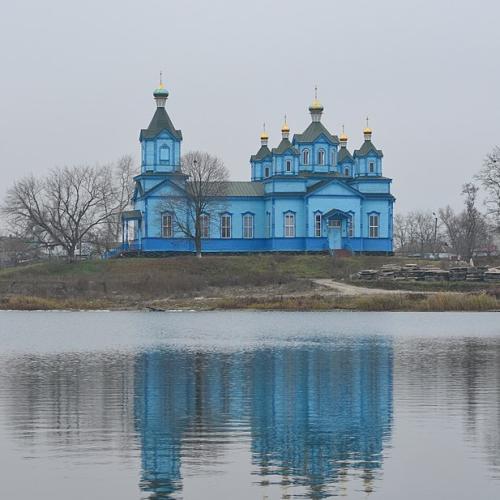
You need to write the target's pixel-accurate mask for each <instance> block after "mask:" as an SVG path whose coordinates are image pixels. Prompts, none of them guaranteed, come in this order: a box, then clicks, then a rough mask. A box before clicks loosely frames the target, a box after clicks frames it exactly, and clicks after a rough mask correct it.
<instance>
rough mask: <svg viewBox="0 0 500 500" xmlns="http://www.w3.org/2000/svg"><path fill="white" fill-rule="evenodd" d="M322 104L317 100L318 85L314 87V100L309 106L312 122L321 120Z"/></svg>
mask: <svg viewBox="0 0 500 500" xmlns="http://www.w3.org/2000/svg"><path fill="white" fill-rule="evenodd" d="M323 109H324V108H323V104H321V103H320V102H319V100H318V87H314V100H313V102H312V103H311V105H310V106H309V112H310V113H311V118H312V121H313V122H319V121H321V115H322V114H323Z"/></svg>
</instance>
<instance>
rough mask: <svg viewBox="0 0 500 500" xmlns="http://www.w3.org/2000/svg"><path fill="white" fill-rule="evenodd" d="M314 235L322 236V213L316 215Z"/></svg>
mask: <svg viewBox="0 0 500 500" xmlns="http://www.w3.org/2000/svg"><path fill="white" fill-rule="evenodd" d="M314 236H316V238H320V237H321V214H319V213H318V214H316V215H315V216H314Z"/></svg>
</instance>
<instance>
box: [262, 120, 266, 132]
mask: <svg viewBox="0 0 500 500" xmlns="http://www.w3.org/2000/svg"><path fill="white" fill-rule="evenodd" d="M262 130H263V131H264V132H265V131H266V122H264V123H263V124H262Z"/></svg>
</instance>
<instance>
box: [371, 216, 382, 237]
mask: <svg viewBox="0 0 500 500" xmlns="http://www.w3.org/2000/svg"><path fill="white" fill-rule="evenodd" d="M368 231H369V232H368V235H369V237H370V238H378V237H379V235H380V214H377V213H373V214H369V215H368Z"/></svg>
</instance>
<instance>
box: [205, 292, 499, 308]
mask: <svg viewBox="0 0 500 500" xmlns="http://www.w3.org/2000/svg"><path fill="white" fill-rule="evenodd" d="M214 308H216V309H257V310H281V311H327V310H335V309H342V310H351V311H353V310H354V311H439V312H444V311H494V310H500V301H498V300H497V299H496V298H495V297H492V296H490V295H487V294H476V295H473V294H447V293H441V294H435V295H429V296H425V295H421V294H394V295H365V296H358V297H337V296H329V295H326V296H325V295H310V296H303V297H272V298H261V297H243V298H239V297H238V298H227V299H222V300H219V301H217V302H216V304H215V307H214Z"/></svg>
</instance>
